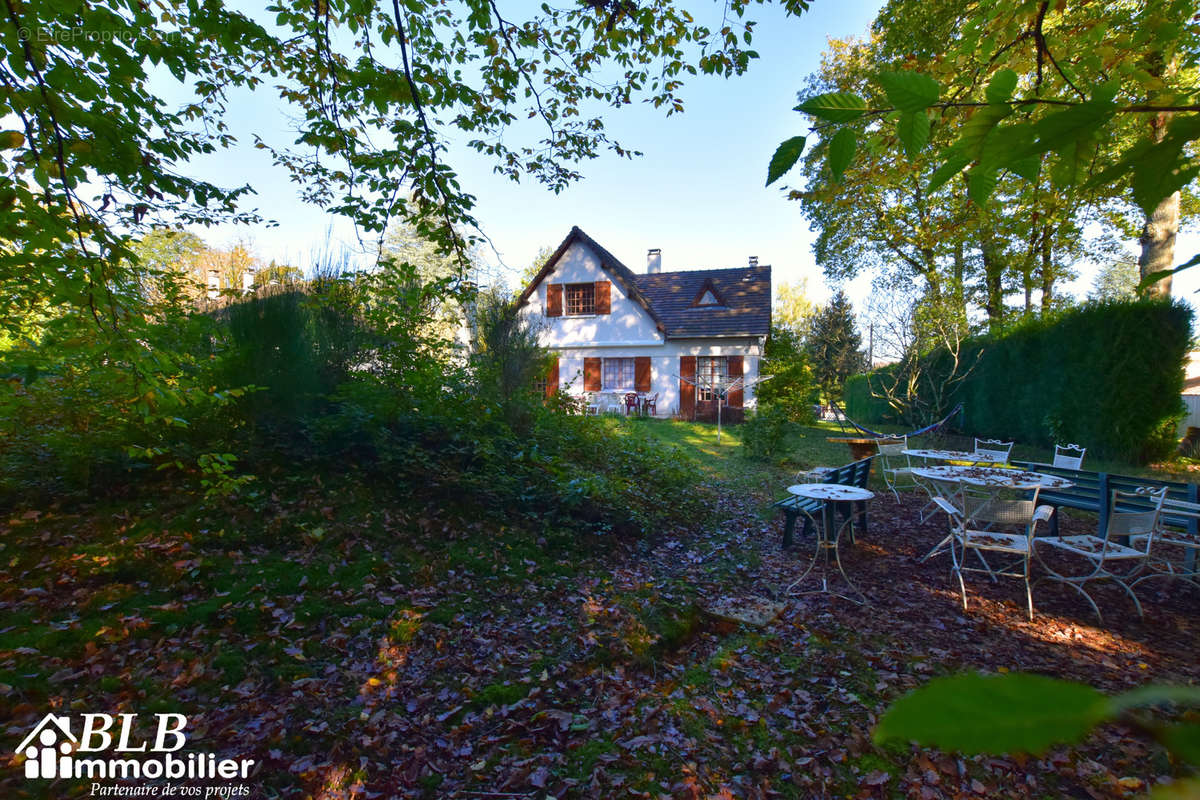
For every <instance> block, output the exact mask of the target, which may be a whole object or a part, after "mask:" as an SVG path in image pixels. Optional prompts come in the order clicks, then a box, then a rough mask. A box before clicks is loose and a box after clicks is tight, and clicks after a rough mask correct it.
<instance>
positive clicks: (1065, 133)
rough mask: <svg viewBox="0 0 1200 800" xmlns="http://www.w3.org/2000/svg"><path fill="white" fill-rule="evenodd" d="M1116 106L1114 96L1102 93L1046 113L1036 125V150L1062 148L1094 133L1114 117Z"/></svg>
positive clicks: (1043, 150) (1034, 146) (1040, 151)
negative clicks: (1107, 96)
mask: <svg viewBox="0 0 1200 800" xmlns="http://www.w3.org/2000/svg"><path fill="white" fill-rule="evenodd" d="M1116 109H1117V107H1116V105H1115V104H1114V103H1113V102H1112V100H1111V99H1107V100H1105V99H1104V98H1103V97H1101V98H1093V99H1092V100H1088V101H1087V102H1084V103H1080V104H1079V105H1077V106H1072V107H1071V108H1068V109H1065V110H1063V111H1059V112H1057V113H1054V114H1050V115H1049V116H1046V117H1043V118H1042V119H1040V120H1038V121H1037V122H1036V123H1035V124H1034V126H1033V131H1034V137H1035V139H1036V141H1035V142H1034V145H1033V148H1032V150H1033V152H1034V153H1045V152H1047V151H1049V150H1052V151H1054V152H1061V151H1062V150H1064V149H1066V148H1068V147H1070V146H1071V144H1072V143H1074V142H1075V141H1076V140H1078V139H1080V138H1083V137H1085V136H1086V137H1091V136H1094V135H1095V134H1096V133H1097V132H1098V131H1099V129H1100V128H1101V126H1103V125H1104V123H1106V122H1108V121H1109V120H1110V119H1111V118H1112V116H1113V114H1115V113H1116ZM1021 155H1022V156H1025V155H1030V153H1022V154H1021Z"/></svg>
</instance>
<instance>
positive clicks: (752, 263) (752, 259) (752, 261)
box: [750, 256, 758, 267]
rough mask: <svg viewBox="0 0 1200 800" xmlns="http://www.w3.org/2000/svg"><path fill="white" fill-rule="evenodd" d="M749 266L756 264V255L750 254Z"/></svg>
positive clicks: (755, 265)
mask: <svg viewBox="0 0 1200 800" xmlns="http://www.w3.org/2000/svg"><path fill="white" fill-rule="evenodd" d="M750 266H752V267H757V266H758V256H750Z"/></svg>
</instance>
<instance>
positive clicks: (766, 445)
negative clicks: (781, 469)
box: [741, 404, 812, 460]
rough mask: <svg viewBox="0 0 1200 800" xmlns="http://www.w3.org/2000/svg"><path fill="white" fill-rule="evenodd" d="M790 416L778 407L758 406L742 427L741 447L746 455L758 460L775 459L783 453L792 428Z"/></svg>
mask: <svg viewBox="0 0 1200 800" xmlns="http://www.w3.org/2000/svg"><path fill="white" fill-rule="evenodd" d="M809 413H810V414H811V413H812V412H811V411H810V412H809ZM790 416H791V415H790V414H788V412H787V411H785V410H784V409H783V408H780V407H779V406H776V405H762V404H760V405H759V407H758V411H757V412H756V413H755V414H754V415H752V416H751V417H749V418H748V419H747V420H746V424H745V425H743V426H742V430H741V434H742V447H744V448H745V449H746V455H747V456H749V457H750V458H756V459H760V460H770V459H773V458H776V457H777V456H778V455H779V454H780V453H781V452H782V451H783V448H784V445H785V444H786V440H787V435H788V431H789V430H790V429H791V427H792V423H791V420H790Z"/></svg>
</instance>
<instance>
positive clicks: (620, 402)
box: [583, 392, 658, 417]
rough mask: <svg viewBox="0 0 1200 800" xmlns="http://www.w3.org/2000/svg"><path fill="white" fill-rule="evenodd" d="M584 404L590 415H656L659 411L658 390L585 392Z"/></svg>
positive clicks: (586, 411)
mask: <svg viewBox="0 0 1200 800" xmlns="http://www.w3.org/2000/svg"><path fill="white" fill-rule="evenodd" d="M583 404H584V409H585V413H587V414H589V415H597V414H624V415H625V416H629V417H632V416H641V415H649V416H654V415H655V414H657V413H658V392H655V393H653V394H649V393H647V392H585V393H584V395H583Z"/></svg>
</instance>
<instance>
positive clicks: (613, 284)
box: [518, 227, 771, 421]
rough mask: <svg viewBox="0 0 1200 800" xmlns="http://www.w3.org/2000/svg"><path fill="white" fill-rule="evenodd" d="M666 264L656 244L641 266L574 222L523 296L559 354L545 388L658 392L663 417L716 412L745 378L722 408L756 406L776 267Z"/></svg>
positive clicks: (524, 306) (735, 410) (733, 412)
mask: <svg viewBox="0 0 1200 800" xmlns="http://www.w3.org/2000/svg"><path fill="white" fill-rule="evenodd" d="M756 261H757V259H751V263H750V266H748V267H743V268H736V269H716V270H688V271H680V272H662V271H661V264H662V254H661V253H660V252H659V251H657V250H651V251H650V252H649V254H648V257H647V264H646V271H645V272H643V273H635V272H634V271H633V270H631V269H629V268H628V267H626V266H625V265H624V264H622V263H621V262H620V261H619V260H618V259H617V258H616V257H615V256H613V255H612V253H610V252H608V251H607V250H605V249H604V248H603V247H601V246H600V245H599V244H598V243H597V242H596V241H595V240H593V239H592V238H591V237H590V236H588V235H587V234H586V233H584V232H583V231H581V230H580V229H579V228H578V227H575V228H572V229H571V232H570V233H569V234H568V235H567V238H566V239H564V240H563V243H562V244H561V245H559V247H558V249H557V250H556V251H555V252H554V253H553V255H551V256H550V258H549V259H548V260H547V262H546V264H545V266H544V267H543V268H542V270H541V271H540V272H539V273H538V274H537V276H536V277H534V279H533V281H531V282H530V284H529V285H528V286H527V287H525V290H524V292H522V294H521V295H520V297H519V298H518V304H519V306H520V308H521V313H523V314H527V315H529V316H530V317H531V318H533V320H534V321H535V322H536V323H537V324H538V326H539V329H540V339H541V342H542V345H543V346H544V347H546V348H547V349H548V350H550V351H552V352H553V353H554V354H555V355H556V357H557V362H556V365H555V367H554V368H553V369H552V370H551V374H550V375H549V378H548V381H547V384H548V385H547V391H550V392H552V391H554V390H555V389H560V388H561V389H563V390H564V391H566V392H567V393H569V394H583V393H584V392H617V393H624V392H641V393H644V394H646V395H649V396H653V395H657V400H656V413H657V415H658V416H660V417H670V416H675V415H678V416H680V417H682V418H684V419H702V420H703V419H714V418H715V417H716V413H717V402H719V398H718V396H717V393H715V392H713V391H712V390H711V389H709V388H706V387H709V386H712V385H714V384H716V385H721V384H729V383H732V382H733V381H734V380H735V379H736V378H738V377H741V378H742V379H743V382H742V384H738V386H744V387H745V388H737V387H736V386H735V388H733V389H732V390H731V391H729V393H728V397H727V398H726V400H725V404H724V406H723V408H722V415H723V418H724V419H728V420H731V421H733V420H736V419H738V418H739V417H740V416H741V415H742V413H743V410H744V409H747V408H752V407H753V406H754V383H755V382H756V380H757V378H758V367H759V360H760V358H761V357H762V349H763V343H764V342H765V340H766V336H767V333H768V332H769V331H770V327H771V268H770V267H769V266H758V264H757V263H756Z"/></svg>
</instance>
